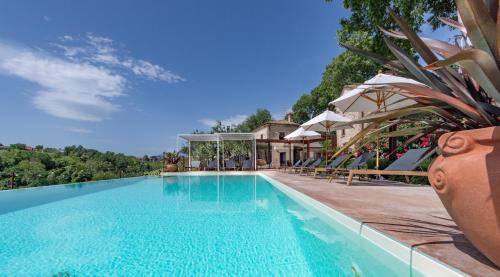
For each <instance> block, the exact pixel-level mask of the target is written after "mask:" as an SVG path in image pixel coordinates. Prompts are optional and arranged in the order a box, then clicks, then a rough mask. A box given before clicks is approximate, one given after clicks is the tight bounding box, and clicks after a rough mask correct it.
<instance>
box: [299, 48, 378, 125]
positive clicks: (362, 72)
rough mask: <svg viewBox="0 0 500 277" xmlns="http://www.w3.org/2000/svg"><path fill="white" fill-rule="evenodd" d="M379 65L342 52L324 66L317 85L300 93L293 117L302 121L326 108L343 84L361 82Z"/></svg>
mask: <svg viewBox="0 0 500 277" xmlns="http://www.w3.org/2000/svg"><path fill="white" fill-rule="evenodd" d="M378 68H379V66H378V65H376V64H375V63H373V62H371V61H370V60H368V59H365V58H363V57H360V56H358V55H355V54H354V53H352V52H344V53H342V54H340V55H338V56H337V57H336V58H334V59H333V60H332V62H331V63H330V64H329V65H327V66H326V69H325V72H324V73H323V77H322V79H321V83H320V84H319V86H317V87H315V88H314V89H313V90H312V91H311V93H310V94H304V95H302V96H301V97H300V98H299V100H298V101H297V102H296V103H295V104H294V105H293V107H292V111H293V119H294V121H295V122H297V123H304V122H305V121H307V120H309V119H311V118H312V117H313V116H316V115H318V114H320V113H321V112H323V111H324V110H326V109H327V108H328V103H329V102H331V101H332V100H333V99H335V98H337V97H339V96H340V94H341V93H342V90H343V88H344V86H345V85H349V84H355V83H362V82H364V81H365V80H366V79H368V78H369V77H371V76H373V75H374V74H376V72H377V70H378Z"/></svg>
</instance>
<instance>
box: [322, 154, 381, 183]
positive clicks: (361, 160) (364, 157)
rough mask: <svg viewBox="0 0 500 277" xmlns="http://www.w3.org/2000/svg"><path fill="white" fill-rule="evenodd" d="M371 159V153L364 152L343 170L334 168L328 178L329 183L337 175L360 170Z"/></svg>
mask: <svg viewBox="0 0 500 277" xmlns="http://www.w3.org/2000/svg"><path fill="white" fill-rule="evenodd" d="M372 157H373V153H372V152H365V153H363V154H361V155H360V156H359V157H357V158H356V159H354V161H352V162H351V163H350V164H349V165H347V166H346V167H345V168H335V170H333V172H332V175H331V176H330V180H329V182H331V181H332V180H333V178H335V177H337V176H338V175H339V174H342V173H347V172H348V171H350V170H353V169H359V168H361V167H362V166H364V165H365V164H366V163H367V162H368V161H369V160H371V158H372Z"/></svg>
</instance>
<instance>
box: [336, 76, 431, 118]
mask: <svg viewBox="0 0 500 277" xmlns="http://www.w3.org/2000/svg"><path fill="white" fill-rule="evenodd" d="M397 83H410V84H414V85H421V86H424V87H426V86H425V85H424V84H422V83H420V82H417V81H415V80H412V79H408V78H404V77H399V76H394V75H389V74H384V73H379V74H377V75H375V77H373V78H371V79H370V80H368V81H366V82H364V83H363V84H361V85H359V86H357V87H355V88H354V89H352V90H351V91H348V92H346V93H344V94H343V95H342V96H340V97H339V98H337V99H335V100H333V101H332V102H330V105H335V107H336V108H337V109H339V110H340V111H341V112H344V113H345V112H377V111H391V110H396V109H400V108H404V107H408V106H411V105H414V104H416V103H417V102H415V101H414V100H412V99H410V98H407V97H405V96H403V95H400V94H398V93H397V91H398V90H399V89H396V88H394V87H391V84H397Z"/></svg>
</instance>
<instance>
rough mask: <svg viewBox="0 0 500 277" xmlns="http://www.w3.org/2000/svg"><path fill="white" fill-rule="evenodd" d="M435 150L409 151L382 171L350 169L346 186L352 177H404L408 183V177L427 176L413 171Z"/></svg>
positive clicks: (424, 172) (424, 173)
mask: <svg viewBox="0 0 500 277" xmlns="http://www.w3.org/2000/svg"><path fill="white" fill-rule="evenodd" d="M434 152H435V150H432V151H429V148H419V149H410V150H408V152H406V153H405V154H404V155H403V156H401V157H400V158H399V159H397V160H395V161H394V162H393V163H391V164H390V165H389V166H388V167H386V168H385V169H383V170H377V169H351V170H349V177H348V178H347V185H348V186H350V185H351V183H352V178H353V176H354V175H366V176H368V175H393V176H405V177H406V181H407V182H409V176H424V177H425V176H427V172H426V171H415V169H416V168H417V167H418V166H419V165H420V164H421V163H422V162H423V161H424V160H425V159H427V158H429V157H430V156H432V155H433V154H434Z"/></svg>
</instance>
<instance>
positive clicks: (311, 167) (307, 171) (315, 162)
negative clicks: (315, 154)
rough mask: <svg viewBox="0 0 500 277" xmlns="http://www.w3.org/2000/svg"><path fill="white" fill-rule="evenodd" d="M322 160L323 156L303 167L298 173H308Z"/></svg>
mask: <svg viewBox="0 0 500 277" xmlns="http://www.w3.org/2000/svg"><path fill="white" fill-rule="evenodd" d="M322 161H323V158H319V159H317V160H316V161H314V163H312V164H310V165H308V166H306V167H303V168H302V170H301V171H300V174H302V173H305V174H306V175H308V174H309V172H313V171H314V170H315V169H316V168H318V166H319V165H320V164H321V162H322Z"/></svg>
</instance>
